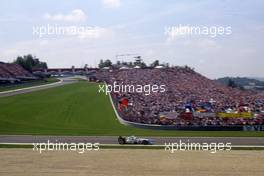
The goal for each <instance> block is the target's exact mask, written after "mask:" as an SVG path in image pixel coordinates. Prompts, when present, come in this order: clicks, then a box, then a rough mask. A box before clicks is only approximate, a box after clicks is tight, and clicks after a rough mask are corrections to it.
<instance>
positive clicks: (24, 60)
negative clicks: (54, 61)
mask: <svg viewBox="0 0 264 176" xmlns="http://www.w3.org/2000/svg"><path fill="white" fill-rule="evenodd" d="M13 63H16V64H18V65H20V66H21V67H23V68H24V69H25V70H27V71H29V72H32V70H33V69H36V68H48V66H47V63H46V62H41V61H40V60H39V59H38V58H36V57H35V56H34V57H33V56H32V55H31V54H28V55H25V56H23V57H21V56H18V57H17V59H16V60H15V61H14V62H13Z"/></svg>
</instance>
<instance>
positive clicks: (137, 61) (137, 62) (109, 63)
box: [98, 56, 169, 68]
mask: <svg viewBox="0 0 264 176" xmlns="http://www.w3.org/2000/svg"><path fill="white" fill-rule="evenodd" d="M160 65H162V66H164V67H169V63H163V64H160V61H159V60H155V61H154V62H153V63H151V64H149V66H148V65H147V64H146V63H145V62H144V61H143V60H142V59H141V58H140V56H138V57H136V59H135V61H134V62H125V61H122V62H121V61H117V62H116V63H115V64H114V63H112V61H111V60H109V59H106V60H103V59H101V60H100V63H99V64H98V67H99V68H104V67H121V66H127V67H131V68H132V67H135V66H139V67H140V68H146V67H152V68H154V67H156V66H160Z"/></svg>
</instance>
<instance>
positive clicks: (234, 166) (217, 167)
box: [0, 149, 264, 176]
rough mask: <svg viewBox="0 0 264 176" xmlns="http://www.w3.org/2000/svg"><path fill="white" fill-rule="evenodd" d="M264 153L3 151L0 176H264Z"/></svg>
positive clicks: (0, 157)
mask: <svg viewBox="0 0 264 176" xmlns="http://www.w3.org/2000/svg"><path fill="white" fill-rule="evenodd" d="M263 164H264V151H263V150H262V151H251V150H247V151H242V150H233V151H221V152H217V153H214V154H212V153H210V152H208V151H203V152H202V151H177V152H175V153H170V152H168V151H164V150H158V149H152V150H147V149H101V150H99V151H87V152H85V153H83V154H79V153H77V152H73V151H49V152H48V151H46V152H44V153H41V154H40V153H38V152H36V151H33V150H32V149H0V175H5V176H8V175H16V176H17V175H18V176H20V175H21V176H22V175H23V176H31V175H47V176H50V175H56V176H57V175H63V176H64V175H67V176H70V175H75V176H82V175H85V176H87V175H91V176H99V175H100V176H103V175H114V176H124V175H126V176H135V175H151V176H153V175H154V176H156V175H157V176H158V175H162V176H165V175H177V176H178V175H195V176H204V175H210V176H216V175H224V176H228V175H239V176H243V175H245V176H248V175H251V176H252V175H261V176H262V175H263V173H264V167H263Z"/></svg>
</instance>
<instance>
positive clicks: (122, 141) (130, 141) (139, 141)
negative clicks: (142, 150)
mask: <svg viewBox="0 0 264 176" xmlns="http://www.w3.org/2000/svg"><path fill="white" fill-rule="evenodd" d="M118 143H119V144H121V145H122V144H141V145H152V144H153V141H151V140H150V139H146V138H138V137H135V136H128V137H122V136H119V137H118Z"/></svg>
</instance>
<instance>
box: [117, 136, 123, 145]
mask: <svg viewBox="0 0 264 176" xmlns="http://www.w3.org/2000/svg"><path fill="white" fill-rule="evenodd" d="M118 143H119V144H121V145H123V144H125V139H124V138H122V137H121V136H120V137H119V138H118Z"/></svg>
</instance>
